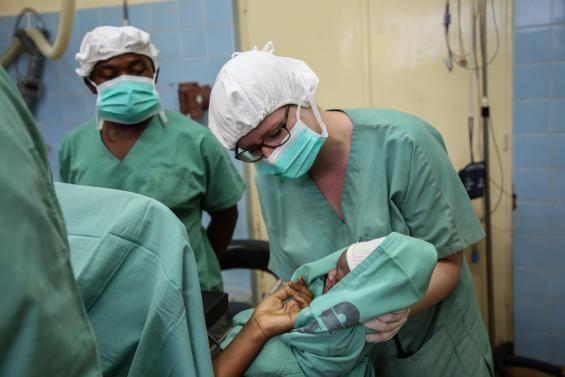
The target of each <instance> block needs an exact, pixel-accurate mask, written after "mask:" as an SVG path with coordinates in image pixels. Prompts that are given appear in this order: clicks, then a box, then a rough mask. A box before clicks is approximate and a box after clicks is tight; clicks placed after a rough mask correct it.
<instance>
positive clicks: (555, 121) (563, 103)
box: [551, 98, 565, 132]
mask: <svg viewBox="0 0 565 377" xmlns="http://www.w3.org/2000/svg"><path fill="white" fill-rule="evenodd" d="M551 129H552V130H553V131H558V132H565V99H563V98H553V99H552V100H551Z"/></svg>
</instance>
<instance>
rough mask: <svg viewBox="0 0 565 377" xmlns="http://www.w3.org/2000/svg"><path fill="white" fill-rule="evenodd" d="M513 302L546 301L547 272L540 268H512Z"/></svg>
mask: <svg viewBox="0 0 565 377" xmlns="http://www.w3.org/2000/svg"><path fill="white" fill-rule="evenodd" d="M513 295H514V299H515V300H536V301H540V300H547V299H548V295H549V282H548V280H547V272H546V270H545V269H542V268H523V267H515V268H514V292H513Z"/></svg>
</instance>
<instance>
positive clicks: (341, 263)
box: [335, 250, 351, 284]
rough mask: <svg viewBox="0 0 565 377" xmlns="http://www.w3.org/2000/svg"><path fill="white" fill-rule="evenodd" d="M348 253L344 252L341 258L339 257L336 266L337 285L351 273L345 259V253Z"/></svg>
mask: <svg viewBox="0 0 565 377" xmlns="http://www.w3.org/2000/svg"><path fill="white" fill-rule="evenodd" d="M346 252H347V250H346V251H344V252H343V253H342V254H341V256H340V257H339V259H338V261H337V264H336V266H335V269H336V271H337V272H336V274H335V282H336V284H337V283H338V282H339V281H340V280H341V279H343V277H344V276H345V275H347V274H348V273H349V272H351V270H350V269H349V265H348V264H347V259H346V258H345V253H346Z"/></svg>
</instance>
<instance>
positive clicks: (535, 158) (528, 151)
mask: <svg viewBox="0 0 565 377" xmlns="http://www.w3.org/2000/svg"><path fill="white" fill-rule="evenodd" d="M513 141H514V146H513V147H514V151H516V152H518V153H514V156H513V162H514V168H524V167H541V166H546V165H547V164H548V162H549V136H547V135H527V136H524V135H515V136H514V138H513Z"/></svg>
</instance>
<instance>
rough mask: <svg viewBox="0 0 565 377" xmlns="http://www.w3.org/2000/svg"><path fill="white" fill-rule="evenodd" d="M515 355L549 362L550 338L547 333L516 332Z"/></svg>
mask: <svg viewBox="0 0 565 377" xmlns="http://www.w3.org/2000/svg"><path fill="white" fill-rule="evenodd" d="M514 346H515V353H516V355H518V356H523V357H529V358H532V359H537V360H548V359H549V355H550V354H549V352H550V338H549V335H547V334H546V333H536V332H528V331H516V333H515V335H514Z"/></svg>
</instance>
